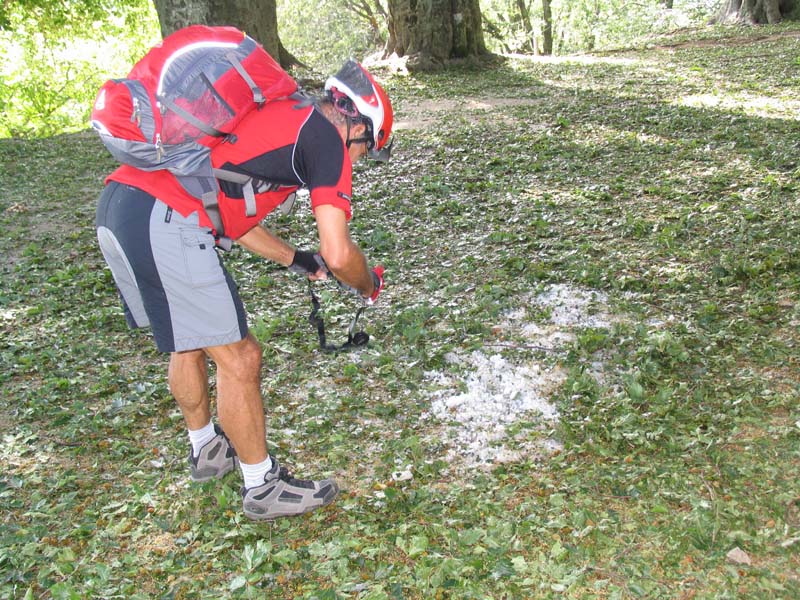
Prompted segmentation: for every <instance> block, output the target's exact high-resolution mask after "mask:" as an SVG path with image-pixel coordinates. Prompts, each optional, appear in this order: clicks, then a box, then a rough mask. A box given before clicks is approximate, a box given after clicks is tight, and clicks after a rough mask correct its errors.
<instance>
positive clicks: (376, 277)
mask: <svg viewBox="0 0 800 600" xmlns="http://www.w3.org/2000/svg"><path fill="white" fill-rule="evenodd" d="M369 274H370V275H371V276H372V284H373V285H374V286H375V291H374V292H372V295H371V296H370V297H369V298H367V299H366V300H365V302H366V303H367V304H369V305H370V306H371V305H373V304H375V302H376V301H377V300H378V296H379V295H380V293H381V291H383V267H382V266H381V265H378V266H377V267H375V268H374V269H372V271H370V272H369Z"/></svg>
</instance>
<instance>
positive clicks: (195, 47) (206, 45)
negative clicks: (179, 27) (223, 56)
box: [156, 42, 239, 96]
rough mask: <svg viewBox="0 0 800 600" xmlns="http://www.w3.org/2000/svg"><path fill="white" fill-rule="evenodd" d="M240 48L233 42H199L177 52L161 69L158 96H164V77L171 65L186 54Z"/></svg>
mask: <svg viewBox="0 0 800 600" xmlns="http://www.w3.org/2000/svg"><path fill="white" fill-rule="evenodd" d="M238 47H239V44H236V43H233V42H197V43H195V44H189V45H187V46H184V47H183V48H180V49H178V50H176V51H175V52H174V53H173V54H171V55H170V57H169V58H168V59H167V60H166V61H164V66H163V67H162V69H161V75H160V76H159V78H158V88H157V89H156V94H157V95H158V96H162V95H163V94H164V76H165V75H166V74H167V72H168V71H169V68H170V65H171V64H172V63H173V62H175V61H176V60H178V59H179V58H180V57H181V56H183V55H184V54H186V53H187V52H193V51H195V50H200V49H202V48H232V49H236V48H238Z"/></svg>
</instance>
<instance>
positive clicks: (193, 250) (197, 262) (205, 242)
mask: <svg viewBox="0 0 800 600" xmlns="http://www.w3.org/2000/svg"><path fill="white" fill-rule="evenodd" d="M181 246H182V248H183V259H184V261H185V263H186V272H187V273H188V276H189V281H190V283H191V284H192V285H193V286H195V287H202V286H206V285H212V284H215V283H220V282H222V281H225V270H224V269H223V266H222V261H221V260H220V257H219V254H217V251H216V249H215V242H214V236H213V235H211V234H210V233H208V232H207V231H203V230H198V229H182V230H181Z"/></svg>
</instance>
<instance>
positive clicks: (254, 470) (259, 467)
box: [239, 456, 272, 489]
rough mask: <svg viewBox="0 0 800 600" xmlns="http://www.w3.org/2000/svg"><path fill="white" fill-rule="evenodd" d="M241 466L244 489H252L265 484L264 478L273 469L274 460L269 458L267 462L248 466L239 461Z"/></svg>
mask: <svg viewBox="0 0 800 600" xmlns="http://www.w3.org/2000/svg"><path fill="white" fill-rule="evenodd" d="M239 466H240V467H241V469H242V479H244V487H245V488H247V489H250V488H253V487H258V486H259V485H263V484H264V477H265V476H266V474H267V473H269V470H270V469H271V468H272V458H271V457H269V456H267V458H266V460H264V461H262V462H260V463H256V464H254V465H247V464H245V463H243V462H241V461H239Z"/></svg>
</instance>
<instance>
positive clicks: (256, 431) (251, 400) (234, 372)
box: [205, 334, 267, 464]
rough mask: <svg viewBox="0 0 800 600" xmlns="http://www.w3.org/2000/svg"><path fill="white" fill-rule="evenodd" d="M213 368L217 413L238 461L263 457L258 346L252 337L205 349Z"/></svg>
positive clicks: (247, 461) (259, 351)
mask: <svg viewBox="0 0 800 600" xmlns="http://www.w3.org/2000/svg"><path fill="white" fill-rule="evenodd" d="M205 350H206V352H207V353H208V355H209V356H210V357H211V360H213V361H214V363H215V364H216V365H217V414H218V415H219V422H220V425H222V429H223V430H224V431H225V435H227V436H228V438H229V439H230V440H231V443H232V444H233V447H234V448H235V449H236V454H238V455H239V460H241V462H243V463H247V464H256V463H260V462H262V461H264V460H266V458H267V441H266V427H265V424H264V404H263V401H262V399H261V347H260V346H259V344H258V342H257V341H256V340H255V338H254V337H253V336H251V335H249V334H248V336H247V337H246V338H244V339H243V340H241V341H239V342H235V343H233V344H226V345H224V346H214V347H211V348H206V349H205Z"/></svg>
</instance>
